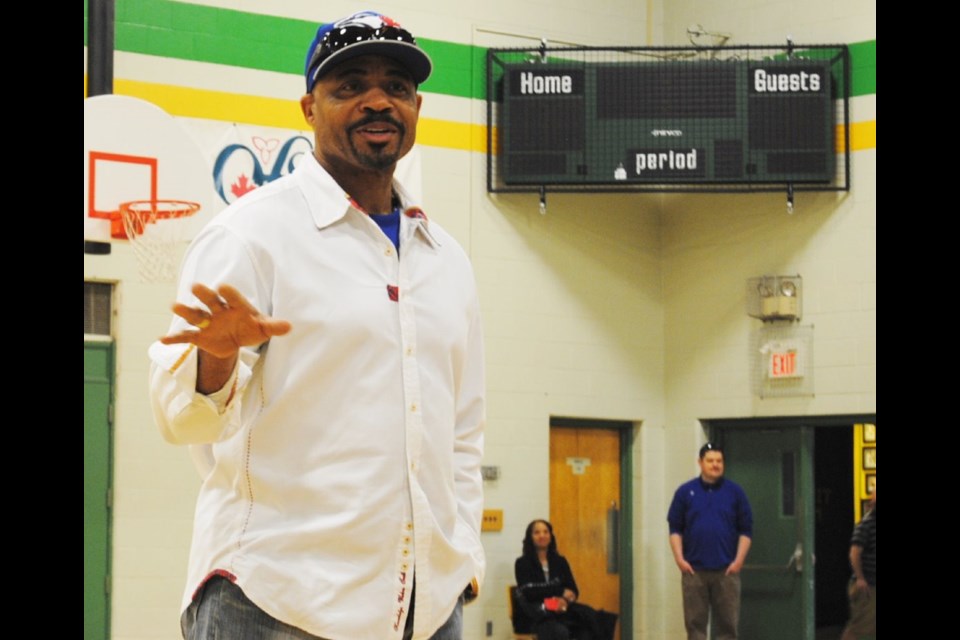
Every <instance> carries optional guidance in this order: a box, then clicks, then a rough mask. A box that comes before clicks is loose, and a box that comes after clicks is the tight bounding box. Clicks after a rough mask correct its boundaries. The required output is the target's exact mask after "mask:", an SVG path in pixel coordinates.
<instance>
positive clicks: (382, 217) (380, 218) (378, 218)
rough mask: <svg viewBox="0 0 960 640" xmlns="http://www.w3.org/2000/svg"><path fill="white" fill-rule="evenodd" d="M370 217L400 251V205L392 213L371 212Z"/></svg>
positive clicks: (398, 251)
mask: <svg viewBox="0 0 960 640" xmlns="http://www.w3.org/2000/svg"><path fill="white" fill-rule="evenodd" d="M370 218H371V219H372V220H373V221H374V222H376V223H377V226H378V227H380V229H381V230H383V233H384V234H386V236H387V237H388V238H390V241H391V242H393V246H394V247H396V249H397V253H400V207H394V208H393V211H391V212H390V213H374V214H370Z"/></svg>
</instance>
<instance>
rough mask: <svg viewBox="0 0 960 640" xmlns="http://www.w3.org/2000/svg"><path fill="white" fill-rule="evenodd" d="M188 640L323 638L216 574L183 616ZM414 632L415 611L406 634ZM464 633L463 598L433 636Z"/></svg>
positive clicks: (435, 639) (450, 639)
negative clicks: (269, 609)
mask: <svg viewBox="0 0 960 640" xmlns="http://www.w3.org/2000/svg"><path fill="white" fill-rule="evenodd" d="M180 629H181V631H182V632H183V637H184V638H185V639H186V640H322V639H321V638H318V637H317V636H313V635H310V634H309V633H307V632H306V631H304V630H302V629H298V628H297V627H294V626H291V625H289V624H286V623H283V622H280V621H279V620H277V619H275V618H272V617H271V616H270V615H268V614H267V613H266V612H264V611H263V610H262V609H260V608H259V607H258V606H257V605H255V604H253V603H252V602H250V600H249V599H247V596H245V595H244V593H243V591H242V590H241V589H240V587H238V586H237V585H235V584H233V583H232V582H230V581H229V580H227V579H226V578H222V577H220V576H214V577H213V578H210V580H208V581H207V583H206V584H205V585H203V588H202V589H201V591H200V593H199V594H197V597H196V598H194V600H193V602H191V603H190V606H189V607H187V610H186V611H184V612H183V615H182V616H180ZM412 636H413V611H411V612H410V615H409V616H408V618H407V628H406V630H405V632H404V636H403V637H404V638H405V639H408V638H411V637H412ZM462 636H463V600H462V598H461V600H460V601H459V602H457V606H456V608H454V610H453V613H452V614H451V615H450V617H449V618H448V619H447V621H446V622H445V623H443V626H442V627H440V628H439V629H438V630H437V632H436V633H434V634H433V636H431V639H430V640H460V638H461V637H462Z"/></svg>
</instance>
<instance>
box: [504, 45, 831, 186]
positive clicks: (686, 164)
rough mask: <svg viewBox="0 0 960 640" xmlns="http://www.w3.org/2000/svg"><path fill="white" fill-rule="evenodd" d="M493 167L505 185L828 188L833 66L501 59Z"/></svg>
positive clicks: (766, 62)
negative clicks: (780, 185)
mask: <svg viewBox="0 0 960 640" xmlns="http://www.w3.org/2000/svg"><path fill="white" fill-rule="evenodd" d="M500 82H502V85H501V86H500V87H499V89H500V95H501V99H502V104H501V108H500V109H499V111H498V121H497V125H498V130H499V131H498V135H499V149H498V155H499V160H498V168H499V171H500V172H501V177H502V180H503V183H504V184H506V185H508V186H524V185H527V186H537V185H617V186H623V185H629V184H634V185H645V184H649V185H657V184H668V185H681V184H696V185H699V184H751V183H810V184H822V183H829V182H830V181H831V180H832V179H833V178H834V173H835V168H836V153H837V150H836V146H837V145H836V142H835V140H834V137H835V128H836V123H835V121H834V107H833V102H832V100H833V95H832V84H833V79H832V77H831V68H830V63H829V62H828V61H825V60H809V59H776V58H774V59H770V60H698V61H652V62H651V61H642V62H640V61H638V62H617V63H590V64H586V63H576V62H569V63H566V62H564V61H563V60H562V59H551V60H549V61H548V62H545V63H541V62H538V61H534V62H527V61H524V62H508V63H505V64H504V66H503V74H502V77H501V80H500Z"/></svg>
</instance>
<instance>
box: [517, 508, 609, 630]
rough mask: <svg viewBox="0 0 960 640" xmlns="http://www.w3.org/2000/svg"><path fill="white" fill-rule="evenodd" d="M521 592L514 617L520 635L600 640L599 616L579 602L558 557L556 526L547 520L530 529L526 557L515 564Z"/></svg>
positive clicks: (525, 543)
mask: <svg viewBox="0 0 960 640" xmlns="http://www.w3.org/2000/svg"><path fill="white" fill-rule="evenodd" d="M513 568H514V574H515V576H516V578H517V587H518V590H519V592H520V596H519V598H518V600H519V602H518V603H517V604H518V609H519V611H515V612H514V616H517V617H519V618H520V619H519V620H516V621H515V628H516V629H517V630H518V631H521V632H523V631H526V632H533V633H536V634H537V639H538V640H573V639H575V640H597V639H599V638H600V634H599V631H598V630H597V622H596V614H595V612H594V610H593V609H592V608H590V607H588V606H587V605H584V604H580V603H578V602H577V599H578V598H579V596H580V590H579V589H578V588H577V581H576V580H574V579H573V571H571V570H570V564H569V563H568V562H567V560H566V558H564V557H563V556H561V555H560V554H559V553H557V539H556V537H555V536H554V534H553V526H552V525H551V524H550V523H549V522H547V521H546V520H534V521H533V522H531V523H530V524H529V525H527V533H526V535H525V536H524V538H523V555H522V556H520V557H519V558H517V561H516V562H515V563H514V566H513Z"/></svg>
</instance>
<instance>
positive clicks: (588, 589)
mask: <svg viewBox="0 0 960 640" xmlns="http://www.w3.org/2000/svg"><path fill="white" fill-rule="evenodd" d="M620 506H621V505H620V433H619V432H618V430H616V429H600V428H589V427H579V428H574V427H553V428H551V430H550V522H551V523H552V524H553V529H554V533H555V535H556V539H557V550H558V551H559V552H560V554H561V555H563V556H565V557H566V558H567V560H568V561H569V562H570V566H571V568H572V569H573V575H574V578H575V579H576V581H577V586H578V587H579V588H580V600H581V601H582V602H583V603H584V604H588V605H590V606H591V607H593V608H594V609H605V610H607V611H612V612H615V613H620V575H619V568H620V561H619V558H618V552H619V547H620V544H619V539H618V536H619V532H620V526H619V517H620V512H621V509H620ZM619 637H620V625H619V624H618V625H617V638H619Z"/></svg>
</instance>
